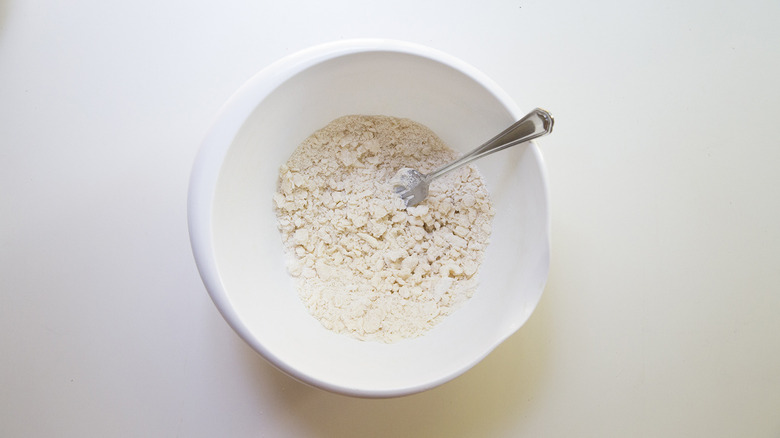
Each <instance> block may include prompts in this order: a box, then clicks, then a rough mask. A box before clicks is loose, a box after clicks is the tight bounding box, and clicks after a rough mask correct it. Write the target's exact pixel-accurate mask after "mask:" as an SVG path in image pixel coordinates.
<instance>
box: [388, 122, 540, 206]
mask: <svg viewBox="0 0 780 438" xmlns="http://www.w3.org/2000/svg"><path fill="white" fill-rule="evenodd" d="M554 122H555V121H554V120H553V117H552V114H550V113H549V112H547V111H545V110H543V109H541V108H536V109H535V110H533V111H531V112H530V113H528V114H527V115H526V116H525V117H523V118H522V119H520V120H518V121H517V122H515V123H513V124H512V125H511V126H510V127H509V128H507V129H505V130H504V131H503V132H501V133H500V134H498V135H497V136H495V137H493V138H491V139H490V140H488V141H487V142H486V143H485V144H483V145H482V146H480V147H478V148H476V149H474V150H473V151H471V152H469V153H468V154H466V155H464V156H462V157H461V158H459V159H457V160H455V161H453V162H451V163H449V164H447V165H444V166H442V167H440V168H438V169H436V170H434V171H433V172H431V173H429V174H427V175H424V174H422V173H420V172H418V171H417V170H415V169H410V168H408V167H404V168H403V169H401V170H399V171H398V173H396V174H395V176H394V177H393V179H392V180H391V183H392V184H393V190H395V192H396V193H398V194H399V195H400V196H401V199H403V200H404V202H406V206H407V207H414V206H415V205H417V204H419V203H420V202H422V200H423V199H425V197H426V196H428V186H429V185H430V184H431V181H433V180H434V179H436V178H438V177H440V176H442V175H444V174H445V173H447V172H449V171H452V170H455V169H457V168H459V167H461V166H465V165H466V164H468V163H470V162H472V161H474V160H476V159H478V158H482V157H484V156H486V155H490V154H492V153H493V152H498V151H501V150H504V149H506V148H508V147H510V146H514V145H516V144H520V143H524V142H527V141H530V140H533V139H535V138H539V137H541V136H543V135H546V134H549V133H551V132H552V128H553V124H554Z"/></svg>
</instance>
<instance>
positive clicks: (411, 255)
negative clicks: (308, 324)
mask: <svg viewBox="0 0 780 438" xmlns="http://www.w3.org/2000/svg"><path fill="white" fill-rule="evenodd" d="M456 156H457V154H456V153H455V152H454V151H453V150H451V149H449V148H448V147H447V146H446V145H444V143H443V142H442V141H441V140H440V139H439V138H438V137H437V136H436V135H435V134H434V133H433V132H432V131H431V130H429V129H428V128H426V127H425V126H422V125H420V124H418V123H415V122H413V121H411V120H408V119H398V118H393V117H386V116H346V117H342V118H339V119H336V120H334V121H333V122H331V123H330V124H328V125H327V126H325V127H324V128H322V129H321V130H319V131H317V132H315V133H314V134H312V135H311V136H310V137H309V138H307V139H306V140H305V141H304V142H303V143H302V144H301V145H300V146H299V147H298V148H297V149H296V150H295V152H294V153H293V154H292V156H291V157H290V159H289V161H288V162H287V163H286V164H284V165H282V167H281V169H280V171H279V189H278V191H277V193H275V194H274V197H273V199H274V203H275V206H276V212H277V216H278V219H279V230H280V231H281V234H282V239H283V241H284V244H285V247H286V248H287V255H288V269H289V271H290V273H291V274H292V275H293V276H294V277H296V279H297V287H298V293H299V295H300V298H301V300H302V301H303V303H304V304H305V305H306V307H307V308H308V310H309V312H311V314H312V315H313V316H314V317H316V318H317V319H318V320H319V321H320V322H321V323H322V325H324V326H325V327H327V328H328V329H330V330H333V331H336V332H339V333H345V334H349V335H351V336H354V337H356V338H358V339H362V340H373V341H381V342H394V341H397V340H399V339H402V338H409V337H416V336H419V335H421V334H423V333H424V332H425V331H426V330H428V329H430V328H431V327H433V326H434V325H436V324H437V323H439V322H440V321H441V320H442V319H443V318H444V317H446V316H447V315H449V314H450V313H452V312H453V311H454V310H455V309H456V308H457V307H458V306H459V305H461V304H462V303H463V302H464V301H466V300H467V299H468V298H470V297H471V296H472V294H473V292H474V289H475V287H476V276H477V271H478V268H479V265H480V263H481V261H482V258H483V253H484V250H485V247H486V246H487V243H488V238H489V236H490V223H491V220H492V218H493V215H494V210H493V207H492V206H491V203H490V198H489V196H488V191H487V189H486V187H485V184H484V182H483V180H482V177H481V176H480V175H479V173H478V172H477V170H476V169H475V168H473V167H471V166H465V167H463V168H460V169H458V170H455V171H453V172H451V173H449V174H447V175H444V176H442V177H441V178H438V179H437V180H435V181H434V182H433V183H432V184H431V187H430V192H429V195H428V197H427V198H426V199H425V201H423V202H422V203H421V204H420V205H418V206H416V207H412V208H408V209H407V208H405V206H404V203H403V202H402V201H401V199H400V198H399V197H398V195H396V194H395V193H394V192H393V189H392V185H391V184H390V179H391V178H392V177H393V175H395V173H396V172H397V171H398V169H400V168H402V167H412V168H416V169H418V170H420V171H421V172H423V173H427V172H430V171H431V170H433V169H435V168H437V167H439V166H441V165H443V164H446V163H447V162H449V161H451V160H453V159H455V158H456Z"/></svg>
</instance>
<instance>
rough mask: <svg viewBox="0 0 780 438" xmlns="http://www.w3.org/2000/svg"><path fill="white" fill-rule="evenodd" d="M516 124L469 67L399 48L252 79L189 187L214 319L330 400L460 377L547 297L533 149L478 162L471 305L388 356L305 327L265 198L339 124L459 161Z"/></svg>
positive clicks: (376, 45)
mask: <svg viewBox="0 0 780 438" xmlns="http://www.w3.org/2000/svg"><path fill="white" fill-rule="evenodd" d="M536 104H537V103H536V102H524V108H525V109H527V110H531V109H533V108H534V107H535V106H536ZM524 113H525V111H519V110H518V109H517V108H516V106H515V104H514V103H513V102H512V100H511V99H510V98H509V97H508V96H507V95H506V94H505V93H504V92H503V91H501V90H500V89H499V87H498V86H496V84H494V83H493V81H491V80H490V79H488V78H487V77H486V76H485V75H483V74H482V73H480V72H478V71H477V70H475V69H474V68H472V67H470V66H468V65H466V64H465V63H463V62H461V61H459V60H457V59H454V58H452V57H451V56H448V55H445V54H443V53H441V52H438V51H434V50H431V49H429V48H425V47H421V46H418V45H413V44H408V43H402V42H398V41H388V40H352V41H342V42H336V43H331V44H325V45H321V46H317V47H314V48H311V49H308V50H304V51H302V52H300V53H297V54H294V55H291V56H289V57H287V58H285V59H282V60H281V61H279V62H277V63H275V64H273V65H271V66H270V67H268V68H266V69H265V70H263V71H261V72H260V73H258V74H257V75H256V76H254V77H253V78H251V79H250V80H249V81H248V82H247V83H246V84H245V85H244V86H243V87H241V89H239V90H238V92H236V94H235V95H233V97H231V98H230V100H229V101H228V102H227V104H226V105H225V106H224V107H223V108H222V109H221V111H220V113H219V114H218V116H217V119H216V121H215V123H214V125H213V126H212V128H211V130H210V131H209V133H208V135H207V137H206V138H205V140H204V142H203V145H202V148H201V151H200V153H199V155H198V157H197V159H196V162H195V166H194V168H193V172H192V177H191V182H190V190H189V205H188V208H189V212H188V213H189V227H190V239H191V242H192V248H193V252H194V255H195V260H196V262H197V266H198V269H199V270H200V274H201V277H202V278H203V282H204V283H205V285H206V288H207V289H208V292H209V294H210V295H211V298H212V299H213V301H214V303H215V304H216V306H217V307H218V308H219V311H220V312H221V313H222V315H223V316H224V318H225V319H226V320H227V322H228V323H229V324H230V325H231V327H233V329H234V330H235V331H236V332H237V333H238V334H239V335H240V336H241V337H242V338H243V339H244V340H245V341H246V342H247V343H248V344H249V345H251V346H252V348H254V349H255V350H257V352H258V353H260V354H261V355H262V356H263V357H265V358H266V359H267V360H268V361H269V362H271V363H272V364H274V365H275V366H277V367H278V368H279V369H281V370H282V371H284V372H286V373H288V374H290V375H291V376H293V377H295V378H297V379H299V380H301V381H303V382H306V383H309V384H311V385H314V386H317V387H320V388H324V389H327V390H330V391H334V392H339V393H344V394H349V395H355V396H362V397H392V396H399V395H405V394H411V393H415V392H419V391H423V390H426V389H429V388H432V387H435V386H437V385H440V384H442V383H444V382H447V381H449V380H451V379H453V378H454V377H456V376H458V375H460V374H461V373H463V372H465V371H466V370H468V369H469V368H471V367H472V366H473V365H475V364H476V363H477V362H479V361H480V360H481V359H482V358H484V357H485V356H486V355H487V354H488V353H490V351H492V350H493V349H494V348H495V347H496V346H497V345H499V344H500V343H501V342H502V341H503V340H504V339H506V338H507V337H508V336H510V335H511V334H512V333H514V332H515V331H516V330H517V329H518V328H520V326H522V325H523V323H525V321H526V320H527V319H528V317H529V316H530V315H531V312H532V311H533V310H534V308H535V306H536V304H537V303H538V301H539V298H540V296H541V293H542V290H543V288H544V284H545V281H546V278H547V272H548V266H549V212H548V193H547V184H546V176H545V171H544V165H543V163H542V159H541V155H540V153H539V150H538V149H537V147H536V146H535V145H533V144H531V145H530V146H528V147H523V146H519V147H514V148H511V149H508V150H506V151H503V152H500V153H498V154H495V155H492V156H490V157H487V158H484V159H482V160H480V161H478V162H477V167H478V168H479V169H480V171H481V173H482V174H483V176H484V177H485V179H486V182H487V185H488V188H489V190H490V191H491V195H492V199H493V202H494V205H495V207H496V210H497V214H496V216H495V219H494V223H493V235H492V237H491V243H490V245H489V247H488V250H487V253H486V256H485V260H484V263H483V265H482V267H481V270H480V272H479V276H480V277H479V278H480V285H479V287H478V289H477V291H476V292H475V294H474V297H473V298H472V299H471V300H469V301H468V302H467V303H466V304H465V305H464V306H463V307H461V308H460V309H459V310H457V311H456V312H455V313H454V314H452V315H450V316H449V317H448V318H446V319H445V320H444V321H443V322H442V323H441V324H439V325H438V326H436V327H435V328H433V329H432V330H430V331H429V332H428V333H427V334H425V335H424V336H421V337H419V338H415V339H408V340H402V341H400V342H397V343H393V344H382V343H376V342H361V341H358V340H355V339H352V338H351V337H348V336H345V335H339V334H335V333H333V332H330V331H328V330H326V329H325V328H323V327H322V326H321V325H320V323H319V322H318V321H317V320H316V319H314V318H313V317H312V316H310V314H309V313H308V311H307V310H306V308H305V307H304V305H303V304H302V303H301V301H300V300H299V298H298V295H297V293H296V291H295V289H294V283H293V280H292V278H291V277H290V276H289V275H288V274H287V271H286V269H285V266H284V257H283V247H282V242H281V237H280V235H279V232H278V230H277V228H276V216H275V213H274V211H273V207H272V206H273V203H272V201H271V196H272V194H273V192H274V190H275V189H276V184H277V176H278V169H279V166H280V165H281V164H282V163H284V162H285V161H286V160H287V159H288V158H289V156H290V154H291V153H292V151H293V150H294V149H295V148H296V147H297V146H298V144H300V143H301V141H303V140H304V139H305V138H306V137H308V136H309V135H310V134H311V133H312V132H314V131H315V130H317V129H319V128H321V127H323V126H324V125H326V124H327V123H328V122H330V121H331V120H333V119H335V118H337V117H340V116H343V115H347V114H383V115H390V116H395V117H407V118H410V119H412V120H415V121H417V122H420V123H422V124H424V125H427V126H428V127H429V128H431V129H432V130H433V131H434V132H436V133H437V134H438V135H439V136H440V137H441V138H442V139H443V140H444V141H445V142H446V143H447V144H449V145H450V147H452V148H454V149H456V150H459V151H461V152H465V151H468V150H470V149H472V148H473V147H475V146H477V145H478V144H480V143H482V142H483V141H485V140H487V139H488V138H490V137H492V136H493V135H494V134H496V133H498V132H499V131H501V130H503V129H504V128H506V127H507V126H508V125H510V124H511V123H512V122H514V121H515V120H517V119H518V118H520V117H521V116H522V115H523V114H524Z"/></svg>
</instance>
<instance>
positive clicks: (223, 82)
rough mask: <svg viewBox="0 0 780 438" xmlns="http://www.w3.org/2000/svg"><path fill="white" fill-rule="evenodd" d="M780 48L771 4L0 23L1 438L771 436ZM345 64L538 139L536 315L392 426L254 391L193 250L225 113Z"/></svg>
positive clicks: (323, 396) (116, 16)
mask: <svg viewBox="0 0 780 438" xmlns="http://www.w3.org/2000/svg"><path fill="white" fill-rule="evenodd" d="M461 3H462V4H461ZM466 3H468V4H466ZM778 23H780V2H777V1H776V0H766V1H758V0H748V1H745V2H734V1H731V2H725V1H714V2H713V1H703V0H702V1H684V2H677V1H668V0H662V1H660V2H648V1H611V2H610V1H602V0H597V1H589V2H583V1H555V0H553V1H539V0H532V1H497V0H485V1H479V2H452V1H420V0H413V1H411V0H396V1H392V2H381V3H380V2H358V1H352V2H350V1H341V0H337V1H328V2H320V1H300V2H281V1H279V2H267V1H262V0H261V1H247V0H225V1H220V2H217V1H212V2H205V1H189V2H188V1H180V0H138V1H132V2H131V1H125V2H111V1H109V2H106V1H98V0H74V1H54V0H31V1H23V0H0V202H1V203H0V206H1V207H0V208H2V210H0V212H1V214H0V349H1V352H0V436H3V437H54V436H56V437H90V436H96V437H97V436H100V437H140V436H143V437H173V436H181V437H255V436H267V437H286V436H293V437H369V436H376V437H385V436H386V437H391V436H392V437H395V436H399V437H400V436H403V437H417V436H419V437H433V436H447V437H483V436H484V437H737V436H740V437H778V436H780V415H778V413H779V412H780V187H779V183H780V176H778V175H779V173H778V172H780V140H779V139H780V122H778V120H780V80H779V79H778V78H780V30H778V29H779V28H778ZM353 37H383V38H393V39H401V40H407V41H412V42H416V43H421V44H425V45H428V46H431V47H434V48H437V49H440V50H443V51H445V52H448V53H450V54H452V55H455V56H457V57H459V58H461V59H463V60H464V61H466V62H468V63H470V64H472V65H474V66H475V67H477V68H478V69H480V70H482V71H483V72H485V73H486V74H488V75H489V76H491V77H492V78H493V79H495V80H496V81H497V82H498V83H499V84H500V85H501V86H502V87H503V88H504V89H505V90H506V91H507V92H508V93H509V94H510V95H511V96H512V97H513V98H514V99H515V100H516V101H517V102H518V104H519V105H520V107H521V108H527V109H531V108H533V107H535V106H542V107H544V108H547V109H549V110H551V111H552V112H553V113H554V114H555V116H556V131H555V132H554V133H553V135H551V136H549V137H547V138H545V139H543V141H541V142H540V144H541V147H542V149H543V151H544V155H545V159H546V163H547V166H548V170H549V178H550V192H551V193H550V194H551V203H552V204H551V205H552V232H553V253H552V254H553V255H552V268H551V272H550V277H549V281H548V284H547V287H546V290H545V293H544V295H543V297H542V301H541V303H540V305H539V307H538V309H537V311H536V312H535V313H534V315H533V316H532V317H531V319H530V320H529V321H528V323H527V324H526V325H525V326H524V327H523V328H522V329H521V330H520V331H519V332H518V333H517V334H516V335H515V336H513V337H512V338H510V339H509V340H508V341H507V342H506V343H505V344H503V345H502V346H501V347H500V348H499V349H498V350H496V351H495V352H494V353H492V354H491V355H490V356H489V357H488V358H487V359H485V360H484V361H483V362H482V363H480V364H479V365H478V366H476V367H475V368H474V369H472V370H471V371H469V372H467V373H466V374H465V375H463V376H461V377H459V378H457V379H456V380H454V381H452V382H450V383H447V384H445V385H444V386H442V387H439V388H436V389H434V390H431V391H428V392H425V393H422V394H417V395H413V396H409V397H404V398H399V399H390V400H364V399H354V398H349V397H345V396H340V395H333V394H330V393H327V392H324V391H321V390H318V389H314V388H311V387H308V386H305V385H303V384H301V383H298V382H297V381H294V380H292V379H291V378H289V377H287V376H286V375H284V374H282V373H281V372H279V371H277V370H276V369H274V368H272V367H271V366H270V365H268V364H267V363H266V362H265V361H264V360H263V359H262V358H261V357H259V356H258V355H256V354H255V353H254V352H253V351H252V350H251V349H250V348H249V347H247V346H246V345H245V344H244V343H243V342H242V341H241V340H240V339H239V338H238V337H237V336H236V335H235V334H234V333H233V332H232V331H231V330H230V328H229V327H228V326H227V324H226V323H225V322H224V320H223V319H222V318H221V316H220V315H219V313H218V312H217V310H216V309H215V307H214V306H213V304H212V303H211V301H210V299H209V297H208V295H207V293H206V291H205V289H204V287H203V285H202V283H201V282H200V279H199V276H198V273H197V270H196V268H195V265H194V262H193V258H192V253H191V251H190V246H189V240H188V234H187V226H186V225H187V224H186V195H187V184H188V177H189V172H190V167H191V165H192V163H193V160H194V157H195V154H196V152H197V150H198V147H199V143H200V141H201V139H202V137H203V136H204V133H205V132H206V130H207V128H208V126H209V124H210V122H211V120H212V119H213V117H214V116H215V114H216V112H217V111H218V109H219V107H220V106H221V105H222V104H223V102H225V100H226V99H227V98H228V97H229V96H230V95H231V94H232V93H233V92H234V91H235V90H236V89H237V88H238V87H239V86H240V85H241V84H242V83H243V82H244V81H246V80H247V79H248V78H249V77H250V76H252V75H253V74H254V73H255V72H257V71H258V70H260V69H262V68H264V67H265V66H267V65H269V64H270V63H271V62H273V61H275V60H277V59H278V58H280V57H283V56H285V55H287V54H290V53H293V52H295V51H297V50H300V49H303V48H306V47H308V46H311V45H314V44H318V43H323V42H328V41H333V40H339V39H345V38H353Z"/></svg>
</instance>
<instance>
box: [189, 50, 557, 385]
mask: <svg viewBox="0 0 780 438" xmlns="http://www.w3.org/2000/svg"><path fill="white" fill-rule="evenodd" d="M364 52H395V53H402V54H410V55H416V56H420V57H423V58H426V59H430V60H433V61H436V62H439V63H441V64H443V65H445V66H448V67H450V68H453V69H454V70H457V71H459V72H461V73H463V74H465V75H466V76H468V77H469V78H470V79H472V80H473V81H475V82H476V83H478V84H480V85H481V86H483V87H484V88H485V89H486V90H487V91H488V92H489V93H491V94H492V95H493V96H494V97H495V98H496V99H497V100H498V101H499V102H501V104H502V105H503V106H504V107H505V108H506V109H507V111H508V112H509V113H510V114H511V115H512V117H514V118H515V119H519V118H520V117H522V113H521V112H520V110H519V109H518V107H517V104H516V103H515V102H514V100H513V99H512V98H511V97H510V96H509V95H508V94H507V93H506V92H505V91H504V90H503V89H502V88H501V87H499V86H498V84H497V83H496V82H494V81H493V80H492V79H491V78H489V77H488V76H487V75H485V74H484V73H482V72H481V71H479V70H477V69H476V68H475V67H473V66H471V65H469V64H467V63H466V62H464V61H462V60H460V59H458V58H456V57H454V56H452V55H449V54H447V53H444V52H442V51H439V50H436V49H433V48H430V47H427V46H424V45H420V44H417V43H411V42H407V41H400V40H393V39H384V38H359V39H346V40H339V41H333V42H328V43H323V44H319V45H316V46H312V47H309V48H306V49H303V50H300V51H298V52H295V53H292V54H290V55H287V56H285V57H283V58H281V59H279V60H278V61H276V62H274V63H272V64H270V65H269V66H267V67H265V68H264V69H262V70H260V71H259V72H257V73H256V74H254V75H253V76H252V77H251V78H250V79H249V80H247V81H246V82H245V83H244V84H243V85H242V86H241V87H239V89H238V90H237V91H236V92H235V93H233V95H232V96H231V97H230V98H229V99H228V100H227V101H226V102H225V103H224V104H223V105H222V107H221V108H220V109H219V110H218V112H217V114H216V116H215V117H214V119H213V121H212V123H211V125H210V127H209V129H208V131H207V133H206V135H205V137H204V139H203V140H202V142H201V145H200V149H199V150H198V153H197V155H196V157H195V160H194V163H193V166H192V171H191V174H190V181H189V189H188V195H187V196H188V198H187V223H188V230H189V237H190V245H191V247H192V252H193V257H194V259H195V264H196V266H197V269H198V272H199V274H200V277H201V280H202V282H203V284H204V286H205V287H206V290H207V292H208V294H209V296H210V297H211V300H212V301H213V302H214V305H215V306H216V307H217V309H218V311H219V312H220V314H221V315H222V317H223V318H224V319H225V321H226V322H227V323H228V325H229V326H230V327H231V328H232V329H233V330H234V331H235V332H236V333H237V334H238V335H239V336H240V337H241V338H242V339H243V340H244V341H245V342H246V343H247V344H249V345H250V346H251V347H252V348H253V349H254V350H255V351H257V352H258V353H259V354H260V355H261V356H262V357H263V358H264V359H265V360H267V361H268V362H270V363H271V364H272V365H274V366H275V367H276V368H278V369H279V370H281V371H283V372H284V373H286V374H288V375H290V376H291V377H293V378H295V379H297V380H299V381H301V382H303V383H306V384H309V385H311V386H314V387H318V388H321V389H325V390H328V391H331V392H335V393H340V394H344V395H350V396H357V397H367V398H384V397H397V396H403V395H409V394H414V393H418V392H422V391H425V390H428V389H431V388H434V387H436V386H439V385H441V384H443V383H446V382H448V381H450V380H452V379H454V378H455V377H457V376H459V375H461V374H463V373H464V372H466V371H467V370H469V369H470V368H472V367H473V366H474V365H475V364H476V363H478V362H480V361H481V360H482V359H484V358H485V357H486V356H487V355H488V354H490V352H492V351H493V350H494V349H495V348H496V347H497V346H498V345H500V344H501V343H503V342H504V341H505V340H506V339H507V338H508V337H509V336H511V335H512V334H513V333H515V332H516V330H517V329H519V328H520V327H521V326H522V325H523V324H525V321H519V322H518V324H517V326H516V327H515V328H514V329H513V330H512V331H510V332H509V333H507V334H506V335H505V336H503V337H501V338H499V339H497V340H496V341H495V343H494V344H493V345H492V346H489V347H488V348H487V349H486V350H485V352H484V354H483V355H480V356H479V357H476V358H475V359H474V360H473V361H472V362H470V363H469V364H468V365H467V366H465V367H463V368H462V369H459V370H456V371H455V372H452V373H450V374H447V375H443V376H441V377H439V378H438V379H434V380H431V381H428V382H424V383H421V384H418V385H414V386H410V387H402V388H394V389H377V390H371V389H363V388H354V387H349V386H345V385H340V384H335V383H333V382H328V381H323V380H321V379H318V378H316V377H313V376H311V375H308V374H305V373H302V372H300V371H299V370H297V369H296V368H295V367H294V366H292V365H291V364H288V363H286V362H285V361H283V360H281V359H280V358H279V357H277V356H276V355H275V354H274V353H273V352H272V351H271V350H269V349H267V348H266V347H265V346H264V345H263V344H262V343H261V342H260V341H259V340H258V339H256V338H255V337H254V336H253V335H252V334H251V333H250V332H249V330H248V328H247V327H246V326H245V325H244V324H243V323H242V322H241V319H240V317H239V316H238V314H237V313H236V311H235V310H234V309H233V306H232V304H231V300H230V297H229V295H228V293H227V291H226V290H225V288H224V286H223V284H222V281H221V276H220V273H219V270H218V269H217V260H216V253H215V251H214V241H213V233H212V211H211V207H212V204H213V201H214V197H215V193H216V188H217V181H218V179H219V174H220V171H221V167H222V163H223V161H224V158H225V156H226V154H227V152H228V150H229V148H230V145H231V144H232V139H233V138H234V137H235V136H236V134H237V133H238V132H239V130H240V129H241V127H242V126H243V124H244V123H245V121H246V120H247V118H248V117H249V116H250V115H251V113H252V111H254V109H255V108H256V107H257V105H258V104H259V103H260V102H262V101H263V100H264V99H265V98H266V97H267V96H268V95H269V94H271V93H272V92H273V91H274V90H275V89H276V88H278V87H279V86H280V85H282V84H283V83H284V82H286V81H287V80H289V79H290V78H291V77H293V76H294V75H296V74H297V73H300V72H302V71H304V70H306V69H308V68H310V67H312V66H314V65H317V64H319V63H321V62H324V61H327V60H330V59H334V58H338V57H341V56H346V55H352V54H357V53H364ZM532 150H533V153H534V154H535V158H536V159H537V160H538V162H539V164H540V169H539V171H540V173H541V176H542V181H541V182H542V187H543V194H542V196H543V197H544V201H545V208H546V210H547V211H546V212H545V216H544V217H545V218H546V224H545V233H546V236H547V239H546V240H547V261H546V262H547V266H548V268H547V269H548V270H549V261H550V247H551V244H550V214H549V187H548V182H547V181H548V180H547V169H546V166H545V165H544V161H543V158H542V156H541V153H540V152H539V150H538V148H537V147H536V146H535V145H534V146H533V148H532ZM545 279H546V276H545ZM543 290H544V285H542V291H543ZM538 301H539V300H537V301H536V302H535V303H533V307H532V308H531V311H530V312H529V313H528V314H529V315H530V314H532V313H533V310H534V309H535V307H536V306H537V305H538Z"/></svg>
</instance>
